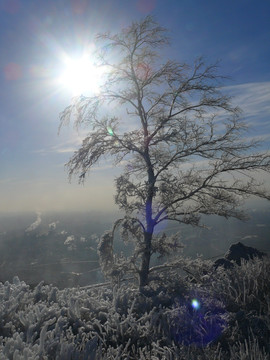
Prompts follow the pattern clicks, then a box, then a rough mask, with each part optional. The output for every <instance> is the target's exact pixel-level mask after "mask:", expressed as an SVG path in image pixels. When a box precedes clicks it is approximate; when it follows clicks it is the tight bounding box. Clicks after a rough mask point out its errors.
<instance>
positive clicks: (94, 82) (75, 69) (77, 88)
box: [58, 55, 104, 96]
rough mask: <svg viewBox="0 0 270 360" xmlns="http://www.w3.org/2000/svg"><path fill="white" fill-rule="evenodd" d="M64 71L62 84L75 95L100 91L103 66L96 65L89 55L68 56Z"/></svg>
mask: <svg viewBox="0 0 270 360" xmlns="http://www.w3.org/2000/svg"><path fill="white" fill-rule="evenodd" d="M63 65H64V66H63V67H64V68H63V71H62V73H61V75H60V77H59V79H58V80H59V82H60V84H61V86H62V87H63V88H64V89H65V90H68V91H69V92H71V93H72V95H73V96H77V95H82V94H84V95H85V94H86V93H97V92H99V91H100V86H101V81H102V75H103V74H104V70H103V69H102V67H99V66H97V65H95V63H94V62H93V61H92V60H91V58H90V57H89V56H86V55H85V56H82V57H77V58H72V57H66V58H65V60H64V62H63Z"/></svg>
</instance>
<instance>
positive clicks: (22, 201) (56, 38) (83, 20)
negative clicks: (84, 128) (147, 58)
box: [0, 0, 270, 211]
mask: <svg viewBox="0 0 270 360" xmlns="http://www.w3.org/2000/svg"><path fill="white" fill-rule="evenodd" d="M148 14H152V15H154V17H155V18H156V20H157V21H158V22H159V23H160V24H161V25H162V26H164V27H166V28H168V30H169V34H170V36H171V46H170V48H168V51H167V52H166V56H167V57H168V58H173V59H175V60H178V61H180V62H181V61H183V62H188V63H190V62H192V61H193V60H194V59H195V58H196V57H198V56H201V55H203V56H204V57H205V58H206V60H207V61H208V62H209V63H214V62H215V61H216V60H220V61H221V63H220V73H222V74H224V75H227V76H230V79H229V80H227V81H226V89H225V90H226V91H228V92H229V93H230V94H232V95H234V96H235V99H234V101H235V103H236V104H238V105H240V106H241V107H242V109H243V116H244V118H245V119H246V121H247V122H248V123H249V124H250V126H251V133H252V134H253V135H254V136H259V135H261V136H263V137H264V139H265V146H266V147H269V143H270V65H269V64H270V46H269V44H270V22H269V16H270V2H269V1H268V0H260V1H256V0H237V1H236V0H227V1H219V0H212V1H210V0H204V1H201V0H189V1H188V0H178V1H172V0H166V1H165V0H144V1H143V0H125V1H124V0H110V1H109V0H107V1H103V0H99V1H96V0H88V1H87V0H65V1H64V0H62V1H51V0H46V1H41V0H34V1H32V0H29V1H28V0H27V1H26V0H9V1H8V0H1V2H0V29H1V31H0V54H1V56H0V82H1V84H0V161H1V167H0V211H24V210H30V211H43V210H74V209H75V210H87V209H89V210H93V209H98V210H102V209H106V210H108V209H110V208H111V207H112V206H113V194H114V189H113V178H114V176H115V174H116V173H117V170H116V169H114V168H112V167H110V162H109V161H108V162H107V163H106V164H103V166H102V167H101V168H99V169H98V168H97V169H96V170H95V171H93V172H92V173H91V176H90V177H89V178H88V179H87V181H86V183H85V185H84V187H82V186H79V185H78V184H77V182H76V180H75V179H74V180H73V182H72V183H71V184H70V183H69V182H68V179H67V173H66V172H65V169H64V164H65V163H66V162H67V161H68V159H69V157H70V156H71V155H72V152H73V151H74V150H75V149H76V148H77V147H78V146H79V144H80V141H81V139H82V137H83V134H79V135H78V134H77V133H76V132H74V130H73V129H72V127H70V128H65V129H64V130H63V131H62V133H61V134H60V135H59V136H58V135H57V129H58V125H59V120H58V114H59V112H60V111H62V110H63V109H64V107H65V106H67V105H68V104H69V102H70V100H71V96H72V94H71V92H70V91H69V90H68V89H60V88H59V85H58V84H57V82H56V79H57V77H59V74H60V72H61V70H62V67H63V63H62V60H61V54H63V53H65V54H68V55H70V56H72V55H73V54H76V53H78V52H80V51H81V50H82V48H83V47H84V46H86V45H91V43H92V42H93V38H94V35H95V33H99V32H106V31H112V32H117V31H119V30H120V29H121V28H123V27H125V26H128V25H129V24H130V23H131V22H132V21H134V20H139V19H141V18H143V17H144V16H146V15H148ZM265 179H266V181H268V183H269V178H268V179H267V178H265Z"/></svg>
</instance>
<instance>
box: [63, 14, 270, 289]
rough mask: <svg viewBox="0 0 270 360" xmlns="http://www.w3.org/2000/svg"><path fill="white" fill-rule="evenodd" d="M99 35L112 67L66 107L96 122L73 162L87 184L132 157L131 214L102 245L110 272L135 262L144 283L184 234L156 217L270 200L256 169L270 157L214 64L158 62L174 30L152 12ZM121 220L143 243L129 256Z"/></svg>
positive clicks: (185, 216) (125, 180)
mask: <svg viewBox="0 0 270 360" xmlns="http://www.w3.org/2000/svg"><path fill="white" fill-rule="evenodd" d="M98 40H100V41H101V42H102V44H104V46H103V47H101V52H100V54H99V60H100V66H106V69H107V70H108V72H107V77H106V81H105V83H104V85H103V87H102V89H101V91H100V93H99V94H97V95H94V96H90V97H85V96H80V97H78V98H75V99H74V101H73V103H72V104H71V105H70V106H68V107H67V108H66V109H65V110H64V111H63V112H62V113H61V114H60V119H61V125H63V124H66V123H68V122H69V121H70V120H71V119H72V118H74V119H75V124H76V125H77V126H81V125H82V124H85V123H86V124H87V125H89V127H90V133H89V135H88V136H87V137H86V138H85V139H84V140H83V143H82V145H81V147H80V148H79V149H78V150H77V151H76V152H75V153H74V155H73V156H72V157H71V159H70V160H69V162H68V163H67V168H68V171H69V176H70V177H72V176H73V175H76V176H78V178H79V182H82V183H83V182H84V180H85V176H86V174H87V173H88V171H89V170H90V169H91V168H92V167H93V165H94V164H96V163H97V162H98V161H99V160H100V159H101V158H102V157H103V156H106V155H109V156H111V157H113V158H114V159H115V164H118V165H119V166H124V172H123V174H122V175H121V176H119V177H118V178H116V196H115V202H116V204H117V205H118V206H119V208H120V209H121V210H123V211H124V212H125V217H124V218H123V219H119V220H118V221H117V222H116V223H115V225H114V228H113V230H112V231H109V232H106V234H104V236H103V237H102V239H101V241H100V245H99V253H100V258H101V263H102V266H103V270H104V271H105V273H106V274H107V275H108V274H111V275H113V274H119V273H120V272H121V271H122V272H123V271H124V272H126V271H129V270H132V271H136V272H137V273H138V274H139V284H140V286H141V287H143V286H145V285H147V283H148V280H149V279H148V278H149V270H150V259H151V256H152V254H154V253H160V254H166V253H168V252H169V251H170V250H173V249H175V248H176V247H177V246H178V245H177V244H178V242H177V235H174V236H173V237H168V236H166V234H164V233H163V234H160V235H155V234H154V230H155V228H156V226H157V225H158V224H160V223H161V222H163V221H165V220H173V221H176V222H178V223H183V224H191V225H194V226H199V225H200V216H201V215H202V214H205V215H213V214H214V215H219V216H223V217H226V218H229V217H235V218H238V219H243V218H244V216H245V214H244V213H243V211H242V210H241V209H240V207H239V206H240V205H241V203H242V201H243V200H244V199H246V198H247V197H249V196H251V195H255V196H258V197H261V198H267V199H270V195H269V194H268V193H267V192H266V190H265V189H263V188H262V186H261V185H262V184H260V183H259V182H258V181H256V179H255V177H254V173H256V172H258V171H260V170H263V171H266V172H269V170H270V156H269V154H268V153H267V152H264V153H263V152H254V151H253V149H254V148H255V147H256V146H257V145H258V143H257V142H255V141H254V140H252V139H251V140H250V139H248V138H244V137H243V134H244V133H245V131H246V127H245V125H244V123H243V122H242V121H241V120H240V116H239V115H240V110H239V109H238V108H237V107H234V106H232V104H231V99H230V97H228V96H226V95H224V94H223V93H222V91H221V85H222V79H223V78H222V76H219V75H218V74H217V67H216V65H210V66H206V65H205V64H204V62H203V60H202V59H198V60H196V61H195V63H194V65H193V66H188V65H186V64H179V63H177V62H175V61H167V62H165V63H163V64H162V63H161V62H160V58H159V56H158V50H159V49H161V48H162V47H163V46H164V45H167V44H168V38H167V36H166V32H165V29H163V28H162V27H160V26H159V25H158V24H157V23H155V21H154V20H153V19H152V18H151V17H146V18H145V19H144V20H143V21H141V22H135V23H133V24H132V25H131V26H130V27H128V28H126V29H124V30H123V31H122V32H121V33H119V34H116V35H111V34H103V35H99V36H98ZM110 103H116V104H118V105H119V106H120V107H124V108H125V109H126V110H127V115H126V117H124V118H123V119H119V118H117V117H113V116H108V117H104V116H102V115H101V112H102V111H103V113H104V109H106V108H105V107H106V105H108V104H110ZM61 125H60V126H61ZM119 227H120V228H121V229H122V237H123V239H124V240H128V239H130V238H131V239H132V240H134V241H135V242H136V248H135V251H134V254H133V256H131V257H130V258H129V259H126V260H125V261H124V260H123V258H121V259H120V258H118V260H117V258H116V256H115V255H114V254H113V245H112V244H113V237H114V232H115V229H116V228H119ZM120 264H121V266H120Z"/></svg>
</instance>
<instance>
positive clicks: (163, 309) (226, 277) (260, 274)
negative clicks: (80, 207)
mask: <svg viewBox="0 0 270 360" xmlns="http://www.w3.org/2000/svg"><path fill="white" fill-rule="evenodd" d="M183 268H184V269H185V271H186V273H188V274H189V275H188V276H186V277H183V275H182V276H180V274H179V273H178V269H174V270H171V271H170V272H168V271H167V272H164V273H162V272H160V274H159V277H156V279H155V280H152V281H151V284H150V286H148V287H145V289H144V293H139V292H138V290H137V289H136V287H135V286H134V285H133V284H131V283H129V284H122V285H120V286H119V287H117V286H115V287H113V288H111V287H108V286H107V287H103V288H101V287H100V288H94V287H92V288H91V287H86V288H79V287H78V288H72V289H65V290H59V289H58V288H56V287H53V286H52V285H43V284H42V283H40V284H39V285H38V286H37V287H35V288H34V289H33V290H31V289H30V287H29V286H28V285H26V284H25V283H24V282H20V280H19V279H18V278H17V277H15V278H14V280H13V283H12V284H11V283H9V282H5V284H2V283H0V301H1V307H0V312H1V313H0V358H1V359H16V360H17V359H28V360H31V359H37V358H39V359H63V360H64V359H65V360H68V359H91V360H92V359H93V360H94V359H127V358H128V359H164V360H165V359H183V360H184V359H194V360H195V359H232V360H234V359H255V358H256V359H258V360H262V359H265V360H266V359H269V353H270V347H269V344H270V320H269V319H270V316H269V315H270V313H269V310H270V298H269V294H270V279H269V273H270V260H269V258H267V257H263V258H262V259H259V258H254V259H253V260H250V261H244V260H243V261H242V262H241V265H240V266H238V265H237V264H236V263H235V264H234V266H233V267H232V268H229V269H224V267H223V266H220V267H218V268H217V269H215V267H214V266H213V263H212V262H210V261H203V260H201V259H196V260H189V259H185V260H183ZM162 284H163V285H162Z"/></svg>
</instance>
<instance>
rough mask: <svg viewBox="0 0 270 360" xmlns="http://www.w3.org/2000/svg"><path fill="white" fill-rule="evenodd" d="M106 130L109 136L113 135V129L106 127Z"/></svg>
mask: <svg viewBox="0 0 270 360" xmlns="http://www.w3.org/2000/svg"><path fill="white" fill-rule="evenodd" d="M107 131H108V133H109V134H110V135H111V136H113V135H114V133H113V129H112V128H110V127H107Z"/></svg>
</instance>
